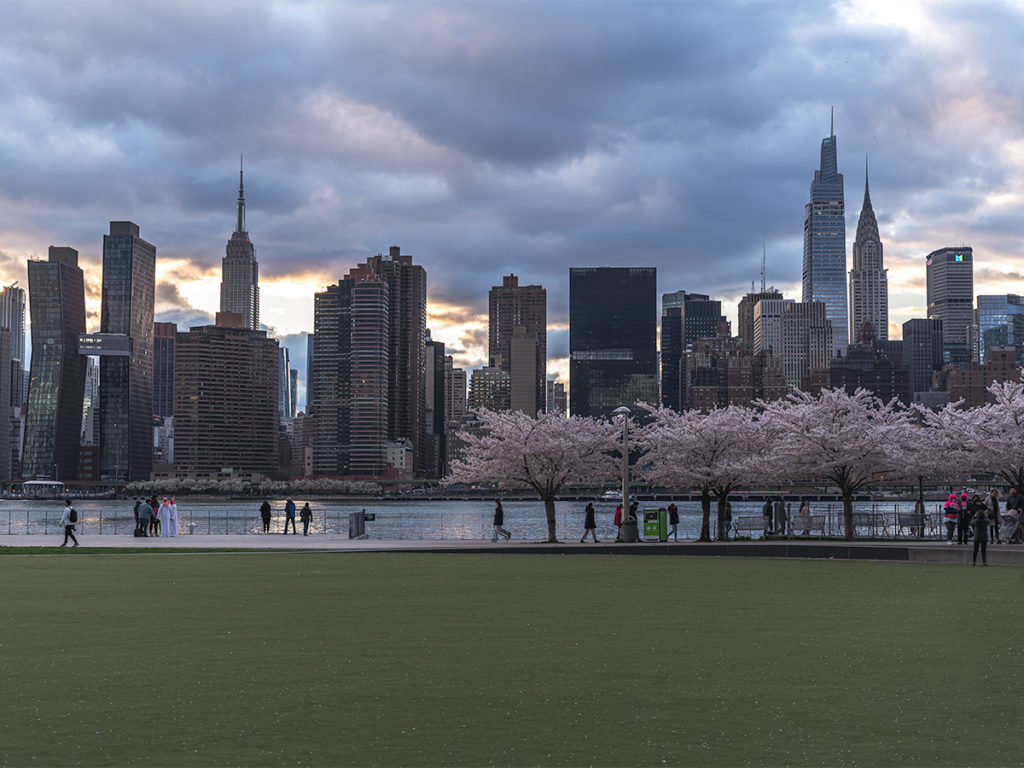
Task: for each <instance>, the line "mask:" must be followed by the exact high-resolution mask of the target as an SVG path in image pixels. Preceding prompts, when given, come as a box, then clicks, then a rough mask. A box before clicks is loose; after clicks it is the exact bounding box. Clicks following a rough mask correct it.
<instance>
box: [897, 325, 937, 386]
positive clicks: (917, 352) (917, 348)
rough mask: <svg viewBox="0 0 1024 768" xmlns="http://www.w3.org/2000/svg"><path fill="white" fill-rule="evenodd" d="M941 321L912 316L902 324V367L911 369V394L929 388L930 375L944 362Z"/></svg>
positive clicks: (930, 384)
mask: <svg viewBox="0 0 1024 768" xmlns="http://www.w3.org/2000/svg"><path fill="white" fill-rule="evenodd" d="M942 336H943V333H942V320H941V319H939V318H937V317H929V318H927V319H926V318H923V317H915V318H912V319H910V320H907V322H905V323H904V324H903V366H904V367H905V368H906V369H907V370H908V371H909V372H910V396H911V398H913V396H914V393H915V392H927V391H928V390H930V389H931V388H932V374H933V373H934V372H935V371H937V370H939V369H940V368H941V367H942V364H943V358H942V350H943V341H942Z"/></svg>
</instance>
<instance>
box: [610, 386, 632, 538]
mask: <svg viewBox="0 0 1024 768" xmlns="http://www.w3.org/2000/svg"><path fill="white" fill-rule="evenodd" d="M612 413H614V414H616V415H618V416H622V528H621V529H620V531H619V533H620V536H621V538H622V540H623V541H637V540H638V531H637V522H636V519H634V520H633V521H632V522H627V521H626V517H627V515H629V408H627V407H626V406H624V405H621V406H619V407H618V408H616V409H615V410H614V411H612Z"/></svg>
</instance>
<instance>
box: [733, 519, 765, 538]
mask: <svg viewBox="0 0 1024 768" xmlns="http://www.w3.org/2000/svg"><path fill="white" fill-rule="evenodd" d="M732 529H733V530H734V531H736V533H737V534H739V532H740V531H748V532H750V531H761V532H762V533H763V532H764V517H762V516H761V515H740V516H738V517H734V518H733V519H732Z"/></svg>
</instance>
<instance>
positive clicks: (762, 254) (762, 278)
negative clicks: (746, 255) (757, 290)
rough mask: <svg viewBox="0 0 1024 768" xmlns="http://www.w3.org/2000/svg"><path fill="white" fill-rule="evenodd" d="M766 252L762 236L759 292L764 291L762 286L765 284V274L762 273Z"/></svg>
mask: <svg viewBox="0 0 1024 768" xmlns="http://www.w3.org/2000/svg"><path fill="white" fill-rule="evenodd" d="M767 254H768V250H767V246H766V245H765V242H764V237H762V238H761V293H764V287H765V284H764V277H765V274H764V273H765V264H766V261H767Z"/></svg>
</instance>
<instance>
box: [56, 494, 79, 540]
mask: <svg viewBox="0 0 1024 768" xmlns="http://www.w3.org/2000/svg"><path fill="white" fill-rule="evenodd" d="M77 522H78V513H77V512H76V511H75V508H74V507H72V506H71V499H64V514H63V515H61V518H60V524H61V525H62V526H64V543H63V544H61V546H62V547H66V546H67V545H68V539H69V538H70V539H71V540H72V541H73V542H75V543H74V544H73V545H72V546H74V547H77V546H78V539H76V538H75V523H77Z"/></svg>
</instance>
